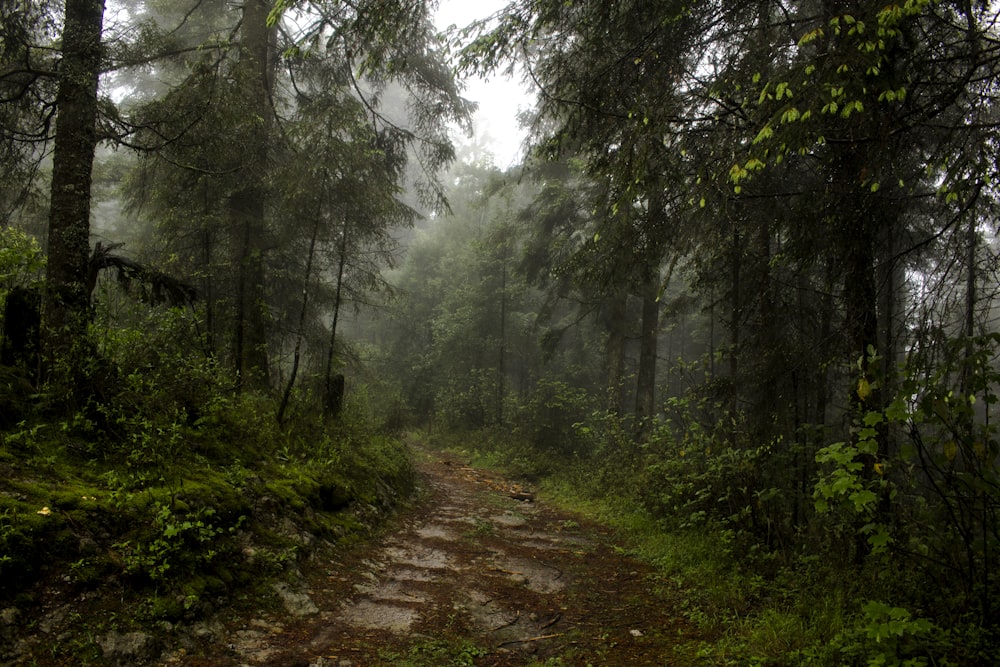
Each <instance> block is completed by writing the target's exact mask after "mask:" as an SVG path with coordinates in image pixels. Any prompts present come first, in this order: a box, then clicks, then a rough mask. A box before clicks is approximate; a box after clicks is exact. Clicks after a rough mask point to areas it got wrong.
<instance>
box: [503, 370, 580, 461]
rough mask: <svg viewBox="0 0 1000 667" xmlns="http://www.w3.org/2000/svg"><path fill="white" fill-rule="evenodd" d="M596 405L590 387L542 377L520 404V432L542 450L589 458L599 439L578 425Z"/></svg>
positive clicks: (517, 415)
mask: <svg viewBox="0 0 1000 667" xmlns="http://www.w3.org/2000/svg"><path fill="white" fill-rule="evenodd" d="M593 407H594V400H593V398H592V397H591V396H590V395H588V392H587V391H586V390H584V389H582V388H579V387H573V386H570V385H569V384H568V383H566V382H564V381H561V380H557V379H553V378H550V377H546V378H542V379H541V380H539V381H538V383H537V384H536V385H535V388H534V389H533V390H532V391H531V393H530V394H529V395H528V397H527V398H526V399H524V400H523V401H521V402H520V404H519V405H518V409H517V413H516V417H515V423H516V424H517V430H516V433H517V434H518V435H519V436H520V437H522V438H524V439H525V440H526V441H527V442H528V443H529V444H530V445H531V446H532V448H533V449H534V450H535V451H536V452H538V453H539V454H542V455H546V454H551V455H554V456H559V457H561V458H565V459H572V458H577V457H581V458H587V457H588V456H590V455H591V453H592V451H591V450H590V447H591V446H593V445H594V444H595V439H594V438H585V437H581V436H582V435H585V433H583V432H581V430H580V429H579V428H577V425H578V424H581V423H582V422H584V421H585V420H586V419H587V417H588V416H589V415H590V414H591V413H592V411H593Z"/></svg>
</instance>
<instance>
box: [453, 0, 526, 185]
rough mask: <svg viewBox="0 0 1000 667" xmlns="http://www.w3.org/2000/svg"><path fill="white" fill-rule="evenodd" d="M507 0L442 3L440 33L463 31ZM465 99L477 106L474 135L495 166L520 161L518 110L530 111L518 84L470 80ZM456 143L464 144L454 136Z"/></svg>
mask: <svg viewBox="0 0 1000 667" xmlns="http://www.w3.org/2000/svg"><path fill="white" fill-rule="evenodd" d="M506 4H507V0H441V5H440V7H439V9H438V12H437V26H438V28H439V29H440V30H444V29H446V28H447V27H448V26H449V25H456V26H458V27H460V28H461V27H464V26H466V25H468V24H469V23H472V22H473V21H475V20H476V19H480V18H485V17H487V16H490V15H491V14H493V13H495V12H496V11H498V10H500V9H502V8H503V7H504V6H506ZM463 95H464V97H466V98H467V99H470V100H474V101H476V102H479V111H478V112H477V114H476V119H475V122H476V134H477V136H479V137H480V138H482V139H483V140H484V141H485V142H486V143H487V144H488V145H489V146H490V148H491V149H492V151H493V154H494V156H495V158H496V165H497V166H498V167H500V168H507V167H509V166H511V165H512V164H515V163H518V162H520V161H521V141H522V140H523V138H524V133H523V132H522V130H521V129H520V128H519V127H518V125H517V112H518V108H519V107H529V106H530V105H531V100H530V99H529V97H528V96H527V94H526V93H525V92H524V90H523V88H522V86H521V84H520V83H519V82H518V81H512V80H509V79H506V78H504V77H503V76H495V77H492V78H491V79H489V80H488V81H484V80H482V79H470V80H469V81H467V87H466V89H465V92H464V93H463ZM455 139H456V141H457V142H458V143H460V144H461V143H466V142H467V139H466V138H465V137H464V136H457V137H456V138H455Z"/></svg>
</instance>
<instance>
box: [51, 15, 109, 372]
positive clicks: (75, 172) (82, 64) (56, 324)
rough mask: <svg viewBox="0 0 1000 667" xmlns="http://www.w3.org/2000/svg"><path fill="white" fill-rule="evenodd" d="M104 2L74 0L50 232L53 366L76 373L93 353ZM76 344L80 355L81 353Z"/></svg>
mask: <svg viewBox="0 0 1000 667" xmlns="http://www.w3.org/2000/svg"><path fill="white" fill-rule="evenodd" d="M103 23H104V1H103V0H67V1H66V23H65V25H64V27H63V35H62V38H63V53H62V56H63V57H62V62H61V64H60V70H59V91H58V93H57V94H56V107H57V108H58V111H59V116H58V119H57V122H56V136H55V152H54V154H53V159H52V186H51V188H52V189H51V209H50V213H49V230H48V237H49V238H48V265H47V273H46V283H47V294H46V298H45V328H44V333H43V342H42V347H43V351H44V355H45V359H46V364H47V366H48V367H49V369H51V368H52V367H53V363H54V362H57V361H64V362H66V363H67V364H68V365H67V367H66V370H67V371H68V372H69V373H70V374H71V375H73V376H76V375H78V373H79V372H80V362H81V361H82V355H83V354H86V349H87V345H86V344H85V342H86V335H87V323H88V320H89V317H90V293H89V291H88V289H87V274H88V264H89V261H90V188H91V171H92V169H93V165H94V150H95V148H96V146H97V83H98V78H99V75H100V67H101V50H102V46H101V32H102V30H103ZM74 350H76V353H74Z"/></svg>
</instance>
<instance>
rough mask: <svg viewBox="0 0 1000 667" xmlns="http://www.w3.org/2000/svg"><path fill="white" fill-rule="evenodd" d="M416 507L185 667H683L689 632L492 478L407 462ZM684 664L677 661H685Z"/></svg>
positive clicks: (615, 568) (569, 529)
mask: <svg viewBox="0 0 1000 667" xmlns="http://www.w3.org/2000/svg"><path fill="white" fill-rule="evenodd" d="M421 459H422V462H421V463H419V464H418V465H419V469H420V474H421V477H422V480H423V484H424V485H425V487H426V493H425V494H424V496H425V497H424V499H423V500H422V501H421V502H420V503H419V505H418V506H416V507H414V508H412V509H411V510H408V511H407V513H406V514H405V515H404V516H402V517H400V519H399V520H398V522H397V525H396V526H395V528H393V529H392V530H391V531H389V532H388V533H387V534H386V535H385V536H384V537H382V538H381V539H379V540H377V541H376V542H374V543H372V544H370V545H368V546H366V547H363V548H358V549H356V550H354V551H353V552H351V553H349V554H347V555H344V556H342V557H340V558H339V559H338V560H336V561H333V560H331V561H327V562H318V563H314V564H313V568H312V569H311V570H310V571H307V572H305V573H304V577H303V580H302V584H301V585H300V586H283V587H281V588H280V589H278V590H276V593H277V595H278V597H279V599H280V600H281V602H282V605H283V608H282V613H278V614H275V615H268V616H266V617H262V618H257V619H255V620H253V621H250V622H246V623H245V624H244V625H243V626H242V627H235V628H229V629H228V630H229V631H228V632H227V633H225V634H226V636H228V640H227V641H225V642H220V644H219V645H218V646H217V647H216V651H217V652H216V651H213V652H215V655H210V656H204V657H200V658H194V657H193V656H190V655H189V656H186V657H182V656H177V657H176V658H175V659H176V660H177V661H178V662H182V663H184V664H192V665H209V664H211V665H262V666H266V667H278V666H281V667H288V666H293V665H294V666H303V667H304V666H306V665H309V666H312V667H328V666H331V665H332V666H336V667H358V666H362V665H363V666H371V665H483V666H486V665H490V666H499V665H533V664H538V665H543V664H550V665H690V664H695V662H694V661H693V660H692V658H691V656H690V651H691V647H692V646H694V645H695V643H692V642H691V640H693V639H695V631H694V630H693V629H692V628H691V627H690V625H688V624H687V623H686V622H685V621H684V620H683V619H682V618H681V617H680V614H678V613H677V611H676V606H677V603H676V600H672V599H671V596H670V595H669V594H667V593H664V592H663V590H662V589H666V588H669V587H668V586H666V585H663V584H662V582H659V581H658V579H657V578H656V577H655V576H654V575H653V573H652V572H651V571H650V570H649V568H648V567H646V566H644V565H643V564H641V563H639V562H637V561H635V560H633V559H631V558H629V557H628V556H627V555H625V554H624V552H623V550H622V549H620V548H618V547H617V546H616V544H615V541H614V537H613V535H612V534H611V533H610V532H609V531H607V530H606V529H604V528H603V527H601V526H599V525H595V524H593V523H589V522H587V521H585V520H583V519H581V518H580V517H578V516H575V515H572V514H569V513H566V512H563V511H559V510H558V509H556V508H553V507H550V506H547V505H546V504H545V503H543V502H541V501H539V500H537V499H536V498H534V495H533V494H532V493H531V490H530V489H525V488H523V487H521V486H519V485H517V484H514V483H512V482H509V481H507V480H505V479H503V478H501V477H499V476H497V475H495V474H492V473H489V472H484V471H479V470H474V469H472V468H470V467H469V466H467V465H466V464H465V463H464V462H463V461H460V460H457V459H455V458H449V457H447V456H446V455H438V454H426V453H424V454H423V455H421ZM685 654H687V655H685Z"/></svg>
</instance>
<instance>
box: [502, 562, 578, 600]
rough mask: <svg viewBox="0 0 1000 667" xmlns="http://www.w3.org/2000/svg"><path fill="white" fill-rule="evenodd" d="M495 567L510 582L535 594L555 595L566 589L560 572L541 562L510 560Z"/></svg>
mask: <svg viewBox="0 0 1000 667" xmlns="http://www.w3.org/2000/svg"><path fill="white" fill-rule="evenodd" d="M497 566H498V568H499V570H500V571H501V572H503V573H504V574H506V575H507V576H508V577H510V579H511V581H513V582H515V583H518V584H523V585H524V586H526V587H527V588H528V589H529V590H532V591H534V592H535V593H543V594H548V593H557V592H559V591H561V590H563V589H565V588H566V582H565V581H564V580H563V573H562V571H561V570H559V569H558V568H555V567H553V566H551V565H546V564H545V563H542V562H541V561H536V560H528V559H526V558H511V559H508V560H505V561H502V562H499V563H497Z"/></svg>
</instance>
